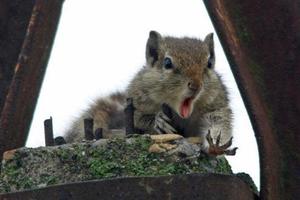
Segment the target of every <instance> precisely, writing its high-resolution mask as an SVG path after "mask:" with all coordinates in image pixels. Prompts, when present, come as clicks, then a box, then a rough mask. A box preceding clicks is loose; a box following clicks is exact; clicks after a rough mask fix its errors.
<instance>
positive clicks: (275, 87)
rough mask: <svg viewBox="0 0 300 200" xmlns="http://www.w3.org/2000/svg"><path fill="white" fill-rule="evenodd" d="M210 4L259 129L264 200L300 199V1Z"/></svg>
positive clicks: (252, 0)
mask: <svg viewBox="0 0 300 200" xmlns="http://www.w3.org/2000/svg"><path fill="white" fill-rule="evenodd" d="M204 3H205V5H206V7H207V10H208V12H209V15H210V17H211V19H212V22H213V24H214V26H215V28H216V31H217V33H218V36H219V38H220V40H221V43H222V46H223V48H224V50H225V53H226V56H227V58H228V60H229V63H230V66H231V69H232V71H233V74H234V76H235V79H236V81H237V83H238V86H239V89H240V91H241V94H242V97H243V99H244V102H245V103H246V108H247V110H248V113H249V116H250V119H251V122H252V125H253V128H254V130H255V136H256V139H257V142H258V147H259V154H260V168H261V193H260V194H261V199H268V200H277V199H297V198H299V196H300V173H299V169H300V156H299V155H300V145H299V144H300V134H299V133H300V123H299V121H300V120H299V116H300V92H299V91H300V36H299V33H300V3H299V2H298V1H293V0H275V1H274V0H265V1H260V0H243V1H239V0H230V1H221V0H204ZM241 134H242V133H241Z"/></svg>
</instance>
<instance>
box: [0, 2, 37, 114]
mask: <svg viewBox="0 0 300 200" xmlns="http://www.w3.org/2000/svg"><path fill="white" fill-rule="evenodd" d="M33 5H34V1H26V2H24V1H22V0H1V1H0V52H1V54H0V114H1V112H2V109H3V106H4V103H5V100H6V96H7V93H8V89H9V86H10V84H11V81H12V79H13V75H14V68H15V64H16V62H17V60H18V55H19V53H20V50H21V47H22V43H23V41H24V37H25V35H26V29H27V26H28V23H29V19H30V16H31V12H32V8H33Z"/></svg>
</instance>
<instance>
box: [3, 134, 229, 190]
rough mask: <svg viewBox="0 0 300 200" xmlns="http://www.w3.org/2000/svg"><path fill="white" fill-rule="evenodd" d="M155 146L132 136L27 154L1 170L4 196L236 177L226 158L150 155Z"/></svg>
mask: <svg viewBox="0 0 300 200" xmlns="http://www.w3.org/2000/svg"><path fill="white" fill-rule="evenodd" d="M151 144H152V140H151V139H150V137H146V136H132V137H131V138H129V139H120V138H118V139H111V140H108V141H106V142H105V145H95V144H94V143H92V142H87V143H77V144H72V145H63V146H60V147H48V148H44V147H42V148H37V149H23V150H20V151H18V152H17V153H16V154H15V158H14V159H12V160H9V161H7V162H6V163H4V165H3V166H2V172H1V175H0V192H9V191H16V190H22V189H33V188H38V187H43V186H48V185H52V184H59V183H67V182H76V181H84V180H92V179H106V178H112V177H127V176H162V175H175V174H189V173H208V172H209V173H222V174H232V171H231V168H230V165H229V164H228V162H227V161H226V159H225V158H218V159H212V158H207V157H206V156H200V157H197V156H196V157H193V158H184V157H182V158H181V157H180V156H179V157H178V156H177V157H176V159H174V155H169V154H167V153H161V154H159V153H149V151H148V149H149V147H150V145H151ZM24 152H25V154H24ZM42 163H44V164H43V167H41V164H42Z"/></svg>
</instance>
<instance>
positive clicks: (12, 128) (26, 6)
mask: <svg viewBox="0 0 300 200" xmlns="http://www.w3.org/2000/svg"><path fill="white" fill-rule="evenodd" d="M62 3H63V0H51V1H46V0H28V1H19V0H14V1H10V0H3V1H1V3H0V5H1V11H2V12H1V14H0V22H1V23H0V25H1V26H2V27H1V30H2V32H1V34H2V38H1V39H3V38H4V39H7V38H10V37H12V38H11V39H10V42H11V43H8V44H5V43H1V45H2V46H1V50H2V51H8V53H10V54H9V55H8V56H7V57H5V58H2V60H0V61H2V62H0V66H1V68H2V69H6V70H3V71H2V70H0V83H1V88H0V96H1V98H0V100H1V102H0V113H1V116H0V155H1V156H0V157H2V154H3V152H4V151H6V150H8V149H14V148H19V147H22V146H24V145H25V142H26V139H27V135H28V131H29V127H30V123H31V120H32V117H33V113H34V109H35V105H36V102H37V98H38V95H39V91H40V88H41V84H42V80H43V77H44V74H45V71H46V66H47V62H48V58H49V55H50V52H51V47H52V43H53V40H54V36H55V32H56V29H57V25H58V21H59V17H60V13H61V9H62ZM10 14H11V15H10ZM22 18H24V19H22ZM6 21H9V22H10V23H5V22H6ZM15 31H20V33H19V35H16V36H11V35H12V34H14V32H15ZM7 40H8V39H7ZM2 42H3V41H2ZM13 42H14V43H13ZM3 46H4V47H3ZM11 46H12V48H11ZM4 48H5V49H4ZM10 48H11V49H10ZM18 48H19V49H18ZM10 50H11V51H10ZM11 54H12V55H13V56H11Z"/></svg>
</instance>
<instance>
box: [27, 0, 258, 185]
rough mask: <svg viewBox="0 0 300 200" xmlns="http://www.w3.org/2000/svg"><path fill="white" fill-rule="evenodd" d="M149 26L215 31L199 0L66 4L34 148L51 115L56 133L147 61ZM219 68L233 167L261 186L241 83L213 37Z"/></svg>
mask: <svg viewBox="0 0 300 200" xmlns="http://www.w3.org/2000/svg"><path fill="white" fill-rule="evenodd" d="M150 30H156V31H158V32H160V33H161V34H162V35H170V36H176V37H181V36H189V37H196V38H201V39H204V37H205V36H206V35H207V34H208V33H211V32H214V28H213V26H212V23H211V21H210V19H209V16H208V14H207V11H206V9H205V7H204V4H203V2H202V1H200V0H186V1H182V0H163V1H161V0H127V1H124V0H103V1H99V0H85V1H82V0H72V1H65V3H64V8H63V12H62V16H61V20H60V24H59V27H58V31H57V35H56V39H55V42H54V46H53V50H52V54H51V57H50V60H49V65H48V68H47V73H46V75H45V79H44V82H43V86H42V90H41V93H40V97H39V100H38V104H37V107H36V110H35V114H34V119H33V122H32V125H31V129H30V134H29V138H28V141H27V145H26V146H28V147H37V146H43V145H44V127H43V121H44V120H45V119H47V118H49V117H50V116H52V117H53V125H54V132H55V136H60V135H63V134H64V131H65V130H66V128H67V127H68V126H69V125H70V122H71V121H72V120H73V119H74V118H75V117H76V116H78V115H80V113H81V112H82V111H83V110H84V109H86V108H87V107H88V105H89V104H90V103H91V102H92V101H93V100H94V99H95V98H97V97H101V96H105V95H107V94H109V93H111V92H113V91H118V90H119V91H122V90H124V89H125V87H126V86H127V84H128V82H129V81H130V80H131V79H132V77H133V76H134V75H135V73H136V72H137V71H138V70H139V69H140V68H141V67H142V66H143V65H144V63H145V46H146V41H147V39H148V34H149V31H150ZM214 36H215V37H214V39H215V51H216V70H217V72H218V73H219V74H220V75H221V76H222V78H223V80H224V83H225V84H226V86H227V87H228V90H229V92H230V100H231V107H232V109H233V111H234V143H233V146H237V147H238V148H239V149H238V151H237V154H236V156H233V157H227V158H228V160H229V162H230V164H231V165H232V168H233V171H234V172H246V173H249V174H250V175H251V177H252V178H253V180H254V181H255V183H256V185H257V186H258V188H259V158H258V150H257V144H256V140H255V137H254V133H253V129H252V126H251V123H250V121H249V118H248V115H247V112H246V110H245V106H244V103H243V101H242V99H241V96H240V93H239V91H238V89H237V86H236V82H235V81H234V78H233V75H232V73H231V71H230V67H229V65H228V62H227V60H226V57H225V55H224V52H223V49H222V47H221V45H220V42H219V40H218V37H217V35H216V34H214Z"/></svg>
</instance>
